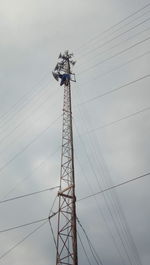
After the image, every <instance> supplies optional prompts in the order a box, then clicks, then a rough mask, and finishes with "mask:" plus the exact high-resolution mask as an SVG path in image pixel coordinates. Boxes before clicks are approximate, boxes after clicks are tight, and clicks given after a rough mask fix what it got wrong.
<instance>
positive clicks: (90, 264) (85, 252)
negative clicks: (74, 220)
mask: <svg viewBox="0 0 150 265" xmlns="http://www.w3.org/2000/svg"><path fill="white" fill-rule="evenodd" d="M77 234H78V238H79V241H80V244H81V246H82V248H83V251H84V254H85V256H86V258H87V261H88V263H89V265H92V263H91V261H90V259H89V256H88V254H87V251H86V249H85V247H84V244H83V242H82V239H81V237H80V234H79V233H78V232H77Z"/></svg>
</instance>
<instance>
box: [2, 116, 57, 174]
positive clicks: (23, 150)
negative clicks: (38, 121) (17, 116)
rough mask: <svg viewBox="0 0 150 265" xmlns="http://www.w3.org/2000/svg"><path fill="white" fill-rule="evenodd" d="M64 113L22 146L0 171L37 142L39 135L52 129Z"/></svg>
mask: <svg viewBox="0 0 150 265" xmlns="http://www.w3.org/2000/svg"><path fill="white" fill-rule="evenodd" d="M61 116H62V115H60V116H58V117H57V118H56V119H55V120H54V121H52V122H51V124H50V125H49V126H48V127H46V128H45V129H44V130H42V132H41V133H39V134H38V135H37V136H36V137H34V138H33V140H32V141H31V142H30V143H28V144H27V145H26V146H25V147H24V148H22V150H20V151H19V152H18V153H16V154H15V155H14V156H13V157H12V158H11V159H9V160H8V161H7V162H6V163H5V164H4V165H3V166H2V167H1V168H0V173H1V172H2V171H3V170H4V169H5V168H6V167H7V166H8V165H9V164H10V163H12V162H13V161H14V160H15V159H16V158H17V157H18V156H20V155H21V154H23V153H24V152H25V151H26V150H27V149H28V148H29V147H30V146H31V145H32V144H33V143H35V142H36V141H37V140H38V139H39V137H41V136H42V135H43V134H44V133H46V132H47V130H48V129H50V127H51V126H52V125H53V124H54V123H55V122H56V121H58V120H59V119H60V117H61Z"/></svg>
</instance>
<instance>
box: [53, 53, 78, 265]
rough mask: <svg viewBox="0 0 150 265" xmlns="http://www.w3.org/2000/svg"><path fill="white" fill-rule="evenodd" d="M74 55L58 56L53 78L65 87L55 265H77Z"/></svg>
mask: <svg viewBox="0 0 150 265" xmlns="http://www.w3.org/2000/svg"><path fill="white" fill-rule="evenodd" d="M72 57H73V54H69V52H68V51H66V52H65V53H64V54H63V55H62V54H60V55H59V60H60V61H59V62H58V63H57V65H56V67H55V69H54V72H53V76H54V78H55V79H56V80H57V81H58V80H59V79H60V80H61V83H60V85H64V103H63V126H62V153H61V173H60V189H59V192H58V197H59V208H58V229H57V240H56V241H57V242H56V247H57V250H56V265H60V264H61V265H62V264H64V265H66V264H67V265H78V255H77V230H76V196H75V174H74V150H73V129H72V106H71V81H75V79H74V78H73V77H75V76H74V74H72V72H71V66H72V65H74V64H75V62H74V61H73V60H72Z"/></svg>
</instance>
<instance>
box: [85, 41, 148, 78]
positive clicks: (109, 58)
mask: <svg viewBox="0 0 150 265" xmlns="http://www.w3.org/2000/svg"><path fill="white" fill-rule="evenodd" d="M148 40H150V37H148V38H146V39H144V40H141V41H138V42H136V43H135V44H133V45H131V46H129V47H128V48H126V49H124V50H122V51H119V52H117V53H115V54H113V55H112V56H110V57H107V58H106V59H104V60H102V61H100V62H98V63H96V64H94V65H93V66H90V67H89V68H86V69H85V70H83V71H82V72H81V73H80V74H82V73H85V72H87V71H89V70H91V69H93V68H95V67H96V66H98V65H100V64H103V63H105V62H107V61H109V60H111V59H113V58H115V57H116V56H118V55H121V54H123V53H124V52H126V51H129V50H130V49H132V48H134V47H136V46H138V45H140V44H142V43H144V42H146V41H148Z"/></svg>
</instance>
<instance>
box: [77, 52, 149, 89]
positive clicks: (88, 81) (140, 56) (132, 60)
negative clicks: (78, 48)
mask: <svg viewBox="0 0 150 265" xmlns="http://www.w3.org/2000/svg"><path fill="white" fill-rule="evenodd" d="M149 53H150V51H146V52H144V53H143V54H141V55H139V56H136V57H134V58H132V59H131V60H128V61H127V62H125V63H123V64H120V65H118V66H117V67H114V68H112V69H111V70H109V71H106V72H104V73H101V74H99V75H97V76H96V77H94V78H92V79H90V80H87V81H86V82H84V83H81V84H88V83H90V82H93V80H97V79H99V78H101V77H103V76H105V75H108V74H110V73H112V72H114V71H116V70H119V69H120V68H122V67H124V66H126V65H128V64H129V63H131V62H134V61H136V60H138V59H139V58H142V57H144V56H145V55H148V54H149Z"/></svg>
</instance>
